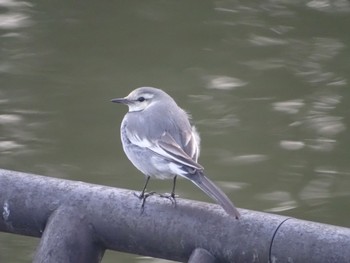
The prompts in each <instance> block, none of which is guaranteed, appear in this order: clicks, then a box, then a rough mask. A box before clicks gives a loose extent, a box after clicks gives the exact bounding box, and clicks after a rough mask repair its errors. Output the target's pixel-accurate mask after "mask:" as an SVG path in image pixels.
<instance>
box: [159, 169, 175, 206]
mask: <svg viewBox="0 0 350 263" xmlns="http://www.w3.org/2000/svg"><path fill="white" fill-rule="evenodd" d="M175 187H176V175H175V176H174V179H173V189H172V190H171V194H170V195H169V194H161V195H159V196H160V197H164V198H167V199H169V200H170V201H171V202H172V203H173V204H174V205H175V206H176V195H175Z"/></svg>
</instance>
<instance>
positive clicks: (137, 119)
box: [112, 87, 240, 219]
mask: <svg viewBox="0 0 350 263" xmlns="http://www.w3.org/2000/svg"><path fill="white" fill-rule="evenodd" d="M112 102H116V103H122V104H126V105H127V106H128V107H129V112H128V113H127V114H126V115H125V116H124V119H123V121H122V124H121V127H120V133H121V140H122V144H123V149H124V152H125V153H126V155H127V157H128V158H129V160H130V161H131V162H132V163H133V164H134V166H135V167H136V168H137V169H138V170H140V171H141V172H142V173H143V174H145V176H146V183H145V186H144V188H143V190H142V192H141V194H140V196H139V198H141V199H143V200H144V201H145V198H146V197H147V196H146V194H145V190H146V187H147V184H148V181H149V179H150V178H151V177H155V178H159V179H173V189H172V192H171V195H170V197H171V198H172V199H173V200H175V184H176V177H177V176H178V175H179V176H181V177H184V178H186V179H189V180H191V182H193V183H194V184H195V185H197V186H198V187H199V188H200V189H202V191H204V192H205V193H206V194H207V195H208V196H210V197H211V198H213V199H214V200H215V201H216V202H217V203H218V204H220V205H221V206H222V207H223V209H224V210H225V211H226V212H227V213H228V214H230V215H232V216H234V217H235V218H237V219H238V218H239V217H240V214H239V212H238V210H237V209H236V207H235V206H234V205H233V203H232V202H231V201H230V199H229V198H228V197H227V196H226V195H225V194H224V192H223V191H221V190H220V189H219V188H218V187H217V186H216V185H215V184H214V183H213V182H212V181H210V180H209V179H208V178H207V177H206V176H205V175H204V173H203V170H204V168H203V167H202V166H201V165H200V164H198V163H197V159H198V156H199V148H200V138H199V135H198V133H197V131H196V128H195V127H194V126H192V125H191V123H190V120H189V116H188V115H187V113H186V112H185V111H184V110H183V109H181V108H180V107H179V106H177V104H176V102H175V101H174V99H173V98H172V97H170V96H169V95H168V94H167V93H165V92H164V91H162V90H160V89H156V88H151V87H141V88H138V89H135V90H134V91H132V92H131V93H130V94H129V95H128V96H126V97H125V98H117V99H113V100H112ZM143 204H144V203H143Z"/></svg>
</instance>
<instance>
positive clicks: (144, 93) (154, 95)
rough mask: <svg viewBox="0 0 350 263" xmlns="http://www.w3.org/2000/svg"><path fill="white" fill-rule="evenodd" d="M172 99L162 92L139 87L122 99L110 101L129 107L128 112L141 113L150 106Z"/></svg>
mask: <svg viewBox="0 0 350 263" xmlns="http://www.w3.org/2000/svg"><path fill="white" fill-rule="evenodd" d="M168 100H171V101H173V100H172V98H171V97H170V96H169V95H168V94H167V93H165V92H164V91H162V90H160V89H156V88H151V87H141V88H137V89H135V90H133V91H132V92H131V93H130V94H129V95H128V96H126V97H124V98H116V99H112V100H111V101H112V102H115V103H122V104H125V105H127V106H128V107H129V112H133V111H143V110H145V109H146V108H148V107H149V106H151V105H152V104H155V103H166V102H167V101H168ZM169 102H170V101H169Z"/></svg>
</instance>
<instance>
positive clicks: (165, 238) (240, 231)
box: [0, 169, 350, 263]
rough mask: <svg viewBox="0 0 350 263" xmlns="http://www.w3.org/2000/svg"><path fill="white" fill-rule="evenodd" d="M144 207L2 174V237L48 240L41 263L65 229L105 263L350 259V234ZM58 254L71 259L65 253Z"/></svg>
mask: <svg viewBox="0 0 350 263" xmlns="http://www.w3.org/2000/svg"><path fill="white" fill-rule="evenodd" d="M140 206H141V203H140V200H139V199H138V198H137V197H135V195H134V194H133V192H132V191H130V190H124V189H118V188H112V187H107V186H102V185H93V184H87V183H83V182H75V181H69V180H63V179H56V178H50V177H44V176H38V175H32V174H27V173H20V172H15V171H8V170H1V169H0V209H1V215H2V216H0V231H3V232H10V233H16V234H21V235H29V236H36V237H41V236H42V234H43V232H44V234H43V237H42V240H41V243H40V245H39V249H38V252H37V255H36V259H37V258H38V257H39V258H40V257H42V256H41V255H43V254H42V253H44V254H45V253H46V252H43V250H45V247H46V242H52V241H51V238H53V237H54V236H55V235H54V234H50V233H59V231H60V229H63V228H65V227H69V228H71V229H74V228H76V229H80V228H82V233H84V234H82V235H85V237H87V239H88V240H89V241H88V242H87V243H86V244H85V245H84V244H83V245H79V246H81V248H82V249H87V248H89V246H92V248H93V249H95V252H94V255H97V256H98V255H100V256H101V257H102V253H103V252H102V251H103V249H112V250H117V251H122V252H128V253H134V254H141V255H146V256H152V257H158V258H166V259H169V260H175V261H182V262H183V261H187V260H188V259H189V258H190V256H191V254H192V252H193V251H194V250H195V249H197V248H202V249H204V250H206V251H208V252H209V253H210V254H211V255H212V256H213V257H214V258H215V259H216V262H264V263H265V262H269V261H270V262H271V261H273V262H311V263H312V262H317V263H323V262H348V259H349V258H350V250H349V249H348V248H349V245H350V229H348V228H342V227H337V226H331V225H326V224H320V223H314V222H309V221H303V220H298V219H288V217H284V216H279V215H274V214H267V213H261V212H255V211H248V210H243V209H241V210H240V211H241V212H242V218H241V219H240V220H236V219H234V218H233V217H230V216H228V215H227V214H226V213H225V212H224V211H223V210H222V209H221V207H219V206H217V205H213V204H207V203H203V202H195V201H192V200H184V199H177V205H176V207H174V205H173V204H172V203H171V202H170V201H169V200H167V199H165V198H160V197H157V196H156V195H154V196H151V197H149V198H148V199H147V203H146V206H145V209H144V210H143V212H142V213H141V209H140ZM55 211H56V212H55ZM57 211H65V212H57ZM67 211H68V212H67ZM55 213H56V214H55ZM50 218H51V219H50ZM52 218H54V219H52ZM49 219H50V220H49ZM60 222H61V224H60ZM62 222H66V223H65V224H63V223H62ZM69 222H71V226H67V224H68V223H69ZM81 222H83V224H81ZM45 226H46V227H45ZM55 228H56V229H55ZM68 232H69V231H68ZM66 234H67V235H68V236H69V235H70V234H71V233H64V232H62V239H64V236H65V235H66ZM74 235H78V237H76V238H75V239H74V242H77V243H79V242H81V240H82V239H84V238H83V237H79V235H80V231H78V230H77V231H74ZM68 239H69V238H68ZM91 240H92V243H91ZM64 242H66V241H64ZM62 244H63V243H62ZM91 244H93V245H91ZM49 247H50V246H49ZM56 249H57V251H58V252H57V253H67V251H66V250H64V249H62V246H59V247H57V248H56ZM69 253H70V252H69ZM97 256H96V257H97ZM331 259H336V260H335V261H330V260H331ZM91 262H92V261H91Z"/></svg>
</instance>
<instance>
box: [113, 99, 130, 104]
mask: <svg viewBox="0 0 350 263" xmlns="http://www.w3.org/2000/svg"><path fill="white" fill-rule="evenodd" d="M111 102H114V103H122V104H128V103H129V102H130V100H128V99H127V98H116V99H112V100H111Z"/></svg>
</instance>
